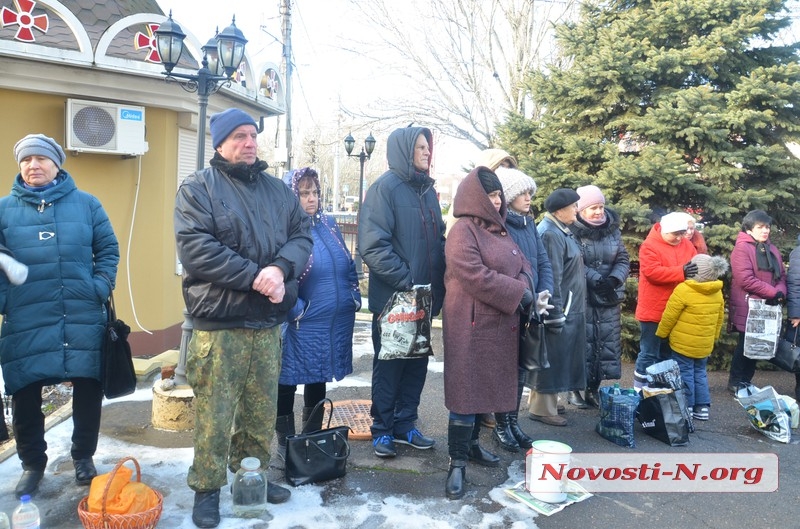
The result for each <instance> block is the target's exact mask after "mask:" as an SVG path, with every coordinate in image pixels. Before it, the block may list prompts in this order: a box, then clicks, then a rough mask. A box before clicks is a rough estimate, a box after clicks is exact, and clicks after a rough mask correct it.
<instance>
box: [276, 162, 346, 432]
mask: <svg viewBox="0 0 800 529" xmlns="http://www.w3.org/2000/svg"><path fill="white" fill-rule="evenodd" d="M284 180H285V181H286V182H287V184H288V185H289V186H290V187H291V188H292V191H294V193H295V195H297V197H298V199H299V200H300V206H301V207H302V208H303V209H304V210H305V212H306V213H308V214H309V216H311V219H312V224H313V225H312V229H311V235H312V237H313V238H314V248H313V250H312V252H311V258H310V259H309V260H308V264H307V265H306V267H305V269H304V270H303V271H302V273H301V274H300V276H299V279H298V281H299V284H300V291H299V295H298V299H297V303H296V304H295V306H294V308H293V309H292V310H291V311H290V312H289V316H288V321H287V323H286V324H285V326H284V332H283V363H282V365H281V376H280V380H279V382H278V418H277V420H276V423H275V432H276V434H277V437H278V443H279V445H280V446H281V447H285V446H286V436H287V435H294V433H295V424H294V395H295V393H296V391H297V386H298V385H299V384H303V385H304V386H305V387H304V388H303V400H304V407H303V422H302V424H303V425H304V428H305V430H306V431H314V430H319V429H320V428H321V426H322V414H321V413H318V414H315V416H314V417H310V414H311V412H312V410H313V409H314V406H315V405H316V404H317V403H318V402H319V401H320V400H322V399H323V398H325V392H326V387H325V384H326V382H330V381H331V380H333V379H336V380H341V379H343V378H344V377H345V376H347V375H349V374H350V373H352V372H353V323H354V322H355V313H356V312H357V311H358V310H359V309H360V308H361V293H360V292H359V289H358V276H357V274H356V268H355V264H354V263H353V258H352V257H351V255H350V251H349V250H348V249H347V246H346V245H345V243H344V239H343V238H342V234H341V232H340V231H339V228H338V227H337V226H336V221H335V220H334V219H333V217H329V216H327V215H325V214H324V213H323V212H322V208H321V206H320V183H319V176H318V175H317V172H316V171H315V170H314V169H311V168H310V167H304V168H302V169H298V170H297V171H292V172H289V173H287V175H286V176H285V177H284ZM306 423H307V424H306Z"/></svg>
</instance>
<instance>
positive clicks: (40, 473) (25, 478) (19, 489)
mask: <svg viewBox="0 0 800 529" xmlns="http://www.w3.org/2000/svg"><path fill="white" fill-rule="evenodd" d="M43 477H44V470H33V469H25V470H23V471H22V476H21V477H20V478H19V481H18V482H17V486H16V487H15V488H14V495H15V496H16V497H17V498H21V497H23V496H25V495H28V496H30V495H32V494H33V493H34V492H36V489H38V488H39V483H40V482H41V481H42V478H43Z"/></svg>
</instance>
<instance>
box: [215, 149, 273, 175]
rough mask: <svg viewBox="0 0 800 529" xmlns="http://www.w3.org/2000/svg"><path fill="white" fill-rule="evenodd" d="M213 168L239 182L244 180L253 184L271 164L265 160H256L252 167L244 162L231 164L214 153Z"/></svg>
mask: <svg viewBox="0 0 800 529" xmlns="http://www.w3.org/2000/svg"><path fill="white" fill-rule="evenodd" d="M209 163H210V164H211V167H213V168H215V169H218V170H220V171H222V172H223V173H225V174H227V175H228V176H231V177H233V178H237V179H239V180H244V181H245V182H252V181H253V180H255V179H256V178H258V175H259V173H261V171H264V170H265V169H266V168H267V167H269V164H268V163H267V162H265V161H264V160H259V159H258V158H256V161H255V162H253V164H252V165H247V164H246V163H244V162H239V163H231V162H229V161H228V160H226V159H225V158H223V157H222V156H220V154H219V153H218V152H215V153H214V157H213V158H211V161H210V162H209Z"/></svg>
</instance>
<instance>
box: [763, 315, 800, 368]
mask: <svg viewBox="0 0 800 529" xmlns="http://www.w3.org/2000/svg"><path fill="white" fill-rule="evenodd" d="M797 334H798V328H797V327H792V324H791V323H788V322H787V324H786V333H785V334H784V335H783V337H782V338H781V339H780V340H778V347H777V349H776V350H775V356H774V357H772V358H771V359H770V362H772V363H773V364H775V365H776V366H778V367H780V368H781V369H783V370H784V371H788V372H790V373H800V346H798V345H797Z"/></svg>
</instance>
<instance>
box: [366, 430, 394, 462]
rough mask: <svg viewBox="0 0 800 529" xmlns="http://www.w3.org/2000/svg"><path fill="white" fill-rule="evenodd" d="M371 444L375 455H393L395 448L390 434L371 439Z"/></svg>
mask: <svg viewBox="0 0 800 529" xmlns="http://www.w3.org/2000/svg"><path fill="white" fill-rule="evenodd" d="M372 446H373V447H375V455H376V456H378V457H395V456H396V455H397V449H396V448H395V447H394V441H393V440H392V437H391V436H390V435H382V436H380V437H376V438H375V439H373V440H372Z"/></svg>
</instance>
